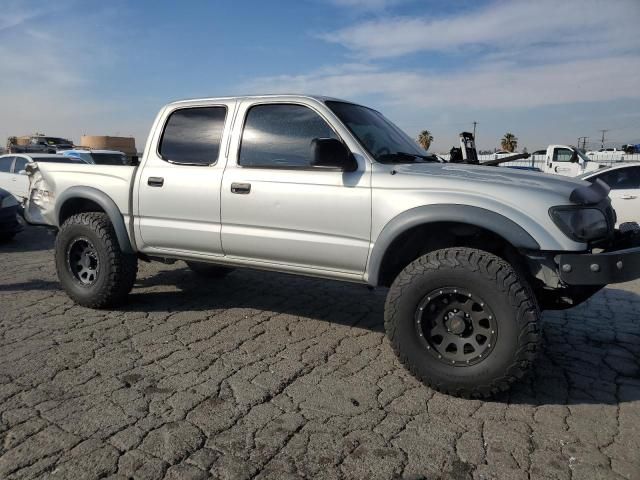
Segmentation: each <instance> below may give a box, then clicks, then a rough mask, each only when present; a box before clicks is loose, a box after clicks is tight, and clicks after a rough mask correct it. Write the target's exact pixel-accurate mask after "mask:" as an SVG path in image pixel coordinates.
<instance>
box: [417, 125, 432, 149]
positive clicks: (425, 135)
mask: <svg viewBox="0 0 640 480" xmlns="http://www.w3.org/2000/svg"><path fill="white" fill-rule="evenodd" d="M417 141H418V144H419V145H420V146H421V147H422V148H424V149H425V150H429V147H430V146H431V142H433V135H431V132H430V131H429V130H423V131H421V132H420V134H419V135H418V138H417Z"/></svg>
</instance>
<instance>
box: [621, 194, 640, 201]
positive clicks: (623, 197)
mask: <svg viewBox="0 0 640 480" xmlns="http://www.w3.org/2000/svg"><path fill="white" fill-rule="evenodd" d="M620 198H621V199H623V200H634V199H636V198H637V196H636V195H622V196H621V197H620Z"/></svg>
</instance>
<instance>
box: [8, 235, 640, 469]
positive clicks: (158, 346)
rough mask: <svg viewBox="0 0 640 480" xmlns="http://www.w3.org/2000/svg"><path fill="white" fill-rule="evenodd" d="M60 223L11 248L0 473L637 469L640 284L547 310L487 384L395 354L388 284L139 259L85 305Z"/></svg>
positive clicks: (639, 446) (639, 444) (639, 466)
mask: <svg viewBox="0 0 640 480" xmlns="http://www.w3.org/2000/svg"><path fill="white" fill-rule="evenodd" d="M52 244H53V237H52V236H51V235H50V234H48V233H47V232H46V231H45V230H43V229H40V228H33V227H30V228H28V229H27V230H25V231H24V232H23V233H21V234H20V235H18V237H17V238H16V240H15V241H14V242H12V243H9V244H5V245H0V267H1V268H0V416H1V417H0V436H1V443H0V478H1V479H7V480H10V479H23V478H47V479H48V478H51V479H61V478H73V479H83V478H87V479H90V478H113V479H128V478H136V479H138V478H139V479H161V478H164V479H178V478H180V479H199V478H229V479H243V478H277V479H287V478H323V479H325V478H326V479H333V478H349V479H351V478H362V479H378V478H379V479H390V478H404V479H418V478H428V479H437V478H446V479H467V478H469V479H489V478H496V479H516V480H518V479H529V478H531V479H596V478H597V479H618V478H627V479H638V478H640V282H633V283H629V284H624V285H617V286H613V287H612V288H607V289H605V290H604V291H602V292H601V293H599V294H598V295H597V296H595V297H594V298H593V299H592V300H590V301H589V302H588V303H586V304H585V305H583V306H580V307H577V308H575V309H573V310H569V311H564V312H546V313H545V314H544V318H543V324H542V330H543V333H544V345H543V348H542V351H541V354H540V356H539V359H538V362H537V364H536V367H535V369H534V371H533V372H532V374H531V375H530V376H529V377H528V378H527V379H526V380H525V381H523V382H521V383H520V384H518V385H517V386H516V387H515V388H514V389H513V390H512V391H511V392H509V393H507V394H503V395H502V396H500V397H498V398H496V399H494V400H493V401H478V400H463V399H457V398H452V397H448V396H446V395H441V394H438V393H434V392H433V391H431V390H430V389H428V388H426V387H425V386H423V385H422V384H420V383H419V382H418V381H416V380H415V379H414V378H413V377H411V375H410V374H408V373H407V372H406V371H405V370H404V368H402V366H401V365H400V364H399V363H398V361H397V360H396V359H395V357H394V355H393V353H392V351H391V348H390V346H389V344H388V342H387V340H386V339H385V337H384V334H383V327H382V315H383V303H384V295H385V294H386V292H385V291H384V290H380V291H369V290H367V289H366V288H365V287H362V286H356V285H349V284H341V283H337V282H331V281H325V280H317V279H306V278H298V277H293V276H287V275H280V274H272V273H261V272H251V271H235V272H234V273H232V274H231V275H229V276H228V277H227V278H226V279H224V280H222V281H201V280H199V279H198V278H197V277H195V276H194V275H193V274H192V273H191V272H190V271H189V270H188V269H187V268H186V266H185V265H184V263H182V262H178V263H176V264H174V265H164V264H160V263H153V264H146V263H141V264H140V271H139V275H138V281H137V283H136V287H135V288H134V290H133V292H132V294H131V297H130V301H129V303H128V304H126V305H124V306H122V307H120V308H118V309H116V310H104V311H94V310H89V309H85V308H82V307H78V306H76V305H74V304H73V303H72V302H71V301H70V300H69V299H68V298H67V297H66V295H65V294H64V292H63V291H62V290H61V288H60V286H59V284H58V282H57V279H56V275H55V269H54V265H53V252H52V250H51V248H52Z"/></svg>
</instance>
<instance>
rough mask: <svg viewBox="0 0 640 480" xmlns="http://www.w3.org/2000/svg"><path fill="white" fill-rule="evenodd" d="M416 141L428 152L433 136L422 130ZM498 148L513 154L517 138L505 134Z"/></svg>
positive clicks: (516, 145)
mask: <svg viewBox="0 0 640 480" xmlns="http://www.w3.org/2000/svg"><path fill="white" fill-rule="evenodd" d="M416 141H417V142H418V145H420V146H421V147H422V148H424V149H425V150H429V147H430V146H431V144H432V143H433V135H432V134H431V132H430V131H429V130H422V131H421V132H420V133H419V134H418V137H417V138H416ZM500 147H502V149H503V150H505V151H507V152H515V151H516V149H517V148H518V137H516V136H515V135H514V134H513V133H511V132H507V133H505V134H504V136H503V137H502V138H501V139H500Z"/></svg>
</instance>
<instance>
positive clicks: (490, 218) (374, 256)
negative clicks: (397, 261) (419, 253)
mask: <svg viewBox="0 0 640 480" xmlns="http://www.w3.org/2000/svg"><path fill="white" fill-rule="evenodd" d="M436 222H456V223H465V224H467V225H473V226H476V227H481V228H484V229H485V230H489V231H491V232H493V233H495V234H496V235H499V236H501V237H502V238H504V239H505V240H506V241H508V242H509V243H510V244H511V245H513V246H514V247H516V248H518V249H523V250H534V251H535V250H540V244H538V242H537V241H536V240H535V239H534V238H533V237H532V236H531V235H530V234H529V233H528V232H527V231H526V230H525V229H524V228H522V227H521V226H520V225H518V224H517V223H515V222H514V221H513V220H511V219H509V218H507V217H505V216H504V215H501V214H499V213H496V212H492V211H491V210H486V209H484V208H480V207H474V206H471V205H456V204H440V205H424V206H421V207H415V208H412V209H410V210H407V211H405V212H403V213H401V214H400V215H398V216H396V217H394V218H393V219H391V220H390V221H389V222H388V223H387V224H386V225H385V226H384V228H383V229H382V231H381V232H380V235H378V238H377V239H376V241H375V243H374V245H373V249H372V250H371V254H370V255H369V262H368V265H367V282H368V283H369V285H373V286H377V285H378V284H379V277H380V269H381V266H382V261H383V260H384V256H385V253H386V252H387V249H388V248H389V246H390V245H391V244H392V243H393V241H394V240H395V239H396V238H398V236H399V235H401V234H402V233H404V232H406V231H407V230H409V229H411V228H413V227H417V226H418V225H424V224H428V223H436Z"/></svg>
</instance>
